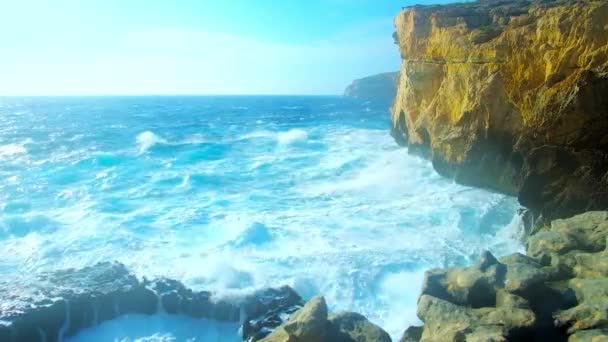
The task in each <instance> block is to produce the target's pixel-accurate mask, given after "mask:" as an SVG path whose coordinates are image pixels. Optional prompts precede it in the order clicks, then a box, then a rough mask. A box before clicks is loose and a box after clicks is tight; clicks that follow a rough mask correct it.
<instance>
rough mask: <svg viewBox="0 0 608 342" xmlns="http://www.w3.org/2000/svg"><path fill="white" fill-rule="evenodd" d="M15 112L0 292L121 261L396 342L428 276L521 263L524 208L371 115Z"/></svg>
mask: <svg viewBox="0 0 608 342" xmlns="http://www.w3.org/2000/svg"><path fill="white" fill-rule="evenodd" d="M5 101H6V100H5ZM13 101H21V102H22V103H21V104H20V106H19V111H18V112H15V111H13V109H14V108H15V107H14V106H12V105H11V103H4V106H3V107H2V108H1V109H0V142H1V143H0V144H2V146H6V145H7V144H11V143H10V142H24V141H26V139H27V138H31V141H30V143H29V144H27V153H26V154H25V153H21V152H20V154H11V155H10V158H0V274H1V275H2V276H3V278H4V279H8V280H10V279H12V278H15V279H17V277H24V276H25V277H27V276H33V275H35V274H37V273H38V272H42V271H46V270H52V269H61V268H67V267H82V266H86V265H91V264H94V263H96V262H99V261H107V260H118V261H120V262H123V263H125V264H126V265H127V266H128V267H130V268H131V269H132V270H134V272H136V273H137V274H138V275H140V276H147V277H154V276H166V277H173V278H176V279H179V280H181V281H183V282H185V283H186V284H187V285H189V286H192V287H194V288H197V289H205V290H211V291H213V292H214V293H215V295H216V296H226V295H235V294H242V293H247V292H249V291H252V290H254V289H257V288H261V287H265V286H279V285H282V284H288V285H291V286H293V287H294V288H295V289H296V290H297V291H298V292H299V293H300V294H302V295H303V296H305V297H310V296H313V295H315V294H319V293H320V294H324V295H325V296H326V297H327V300H328V303H329V304H330V306H331V308H332V309H333V310H353V311H357V312H360V313H362V314H364V315H366V316H368V317H369V318H370V319H371V320H372V321H374V322H376V323H378V324H380V325H381V326H383V327H384V328H386V329H387V330H388V331H389V332H390V333H391V334H392V335H393V336H394V337H398V336H399V335H400V334H401V333H402V332H403V329H404V328H405V327H406V326H407V325H408V324H412V323H416V322H417V318H416V316H415V312H416V297H417V296H418V292H419V291H420V284H421V278H422V275H423V272H424V270H425V269H426V268H428V267H442V266H451V265H462V264H467V263H471V262H472V261H473V260H475V259H476V258H477V256H478V255H479V253H480V252H481V251H482V250H484V249H489V250H491V251H492V252H493V253H495V254H497V255H501V254H505V253H510V252H514V251H518V250H521V248H522V246H521V244H520V243H519V241H518V234H519V229H520V222H519V219H518V217H517V215H516V211H517V209H518V205H517V202H516V200H515V199H514V198H509V197H505V196H503V195H500V194H496V193H491V192H488V191H485V190H482V189H474V188H469V187H465V186H461V185H458V184H455V183H454V182H452V181H451V180H448V179H444V178H441V177H440V176H439V175H438V174H437V173H436V172H435V171H434V170H433V168H432V166H431V164H430V162H428V161H426V160H423V159H420V158H417V157H413V156H410V155H408V154H407V152H406V150H404V149H402V148H399V147H398V146H396V144H395V142H394V141H393V139H392V138H391V137H390V135H389V132H388V117H387V116H388V114H387V113H386V110H385V109H384V108H377V109H374V107H373V103H366V104H364V103H360V102H357V101H354V100H347V99H341V98H338V97H276V98H273V97H185V98H180V97H175V98H172V97H164V98H153V97H150V98H145V97H144V98H137V97H134V98H105V99H104V98H101V99H100V98H98V99H85V98H83V99H78V98H73V99H14V100H13ZM67 108H69V109H67ZM236 108H238V109H236ZM367 108H372V111H371V112H367ZM24 109H27V110H26V111H25V112H24ZM92 118H94V119H92ZM7 126H9V127H10V129H6V127H7ZM34 127H35V128H34ZM77 135H81V136H80V137H78V139H74V137H75V136H77ZM134 137H135V138H134ZM4 142H9V143H4ZM34 142H35V143H34ZM19 144H20V143H19ZM11 149H14V148H11ZM134 151H135V153H134ZM5 155H6V154H5ZM129 338H132V337H129ZM133 338H134V337H133ZM138 338H139V337H138Z"/></svg>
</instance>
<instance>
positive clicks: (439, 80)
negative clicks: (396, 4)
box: [392, 0, 608, 222]
mask: <svg viewBox="0 0 608 342" xmlns="http://www.w3.org/2000/svg"><path fill="white" fill-rule="evenodd" d="M395 26H396V34H395V40H396V43H397V44H398V45H399V48H400V53H401V56H402V58H403V63H402V67H401V71H400V75H401V76H400V80H399V83H398V86H397V96H396V99H395V102H394V105H393V108H392V122H393V136H394V137H395V138H396V140H397V141H398V142H399V143H401V144H403V145H408V146H409V151H410V152H411V153H419V154H422V155H424V156H427V157H429V158H431V159H432V161H433V165H434V167H435V168H436V169H437V171H438V172H439V173H441V174H443V175H445V176H448V177H452V178H454V179H455V180H456V181H458V182H461V183H464V184H469V185H475V186H482V187H486V188H490V189H494V190H498V191H501V192H504V193H507V194H513V195H517V196H518V197H519V200H520V203H521V204H522V205H524V206H526V207H528V208H529V209H531V210H532V212H533V213H534V214H535V215H536V216H537V217H541V218H543V219H544V221H545V222H548V221H550V220H552V219H556V218H564V217H570V216H572V215H574V214H578V213H581V212H584V211H588V210H597V209H606V208H608V2H606V1H603V0H586V1H582V0H580V1H579V0H553V1H552V0H544V1H529V0H482V1H480V2H474V3H465V4H453V5H444V6H441V5H437V6H413V7H409V8H405V9H403V10H402V11H401V12H400V13H399V14H398V16H397V17H396V19H395Z"/></svg>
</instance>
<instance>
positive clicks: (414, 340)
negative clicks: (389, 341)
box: [400, 326, 424, 342]
mask: <svg viewBox="0 0 608 342" xmlns="http://www.w3.org/2000/svg"><path fill="white" fill-rule="evenodd" d="M423 330H424V327H417V326H410V327H408V328H407V329H405V332H404V333H403V336H402V337H401V340H400V342H418V341H420V339H421V338H422V331H423Z"/></svg>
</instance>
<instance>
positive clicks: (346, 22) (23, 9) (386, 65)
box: [0, 0, 438, 95]
mask: <svg viewBox="0 0 608 342" xmlns="http://www.w3.org/2000/svg"><path fill="white" fill-rule="evenodd" d="M437 2H438V1H436V0H435V1H433V0H416V1H413V0H307V1H304V0H302V1H296V0H255V1H254V0H215V1H212V0H198V1H195V0H174V1H170V0H165V1H161V0H148V1H144V0H131V1H129V0H122V1H120V0H80V1H77V0H56V1H43V0H39V1H33V0H21V1H2V2H1V4H0V95H62V94H338V93H341V92H342V91H343V89H344V87H346V86H347V85H348V83H349V82H350V81H351V80H352V79H355V78H360V77H363V76H366V75H371V74H375V73H379V72H384V71H392V70H397V69H398V68H399V63H400V60H399V54H398V52H397V48H396V46H395V45H394V44H393V43H392V38H391V34H392V32H393V24H392V20H393V17H394V16H395V15H396V14H397V13H398V11H399V10H400V8H401V7H403V6H407V5H411V4H414V3H421V4H428V3H437Z"/></svg>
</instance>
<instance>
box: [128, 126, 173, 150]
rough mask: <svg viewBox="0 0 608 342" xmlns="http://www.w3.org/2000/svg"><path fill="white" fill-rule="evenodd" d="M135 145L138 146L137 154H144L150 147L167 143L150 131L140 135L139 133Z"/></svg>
mask: <svg viewBox="0 0 608 342" xmlns="http://www.w3.org/2000/svg"><path fill="white" fill-rule="evenodd" d="M136 140H137V145H138V146H139V153H144V152H146V151H147V150H149V149H150V147H152V146H154V145H156V144H159V143H161V144H162V143H166V142H167V141H166V140H165V139H163V138H161V137H159V136H158V135H156V134H154V133H153V132H150V131H145V132H142V133H139V134H138V135H137V138H136Z"/></svg>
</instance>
